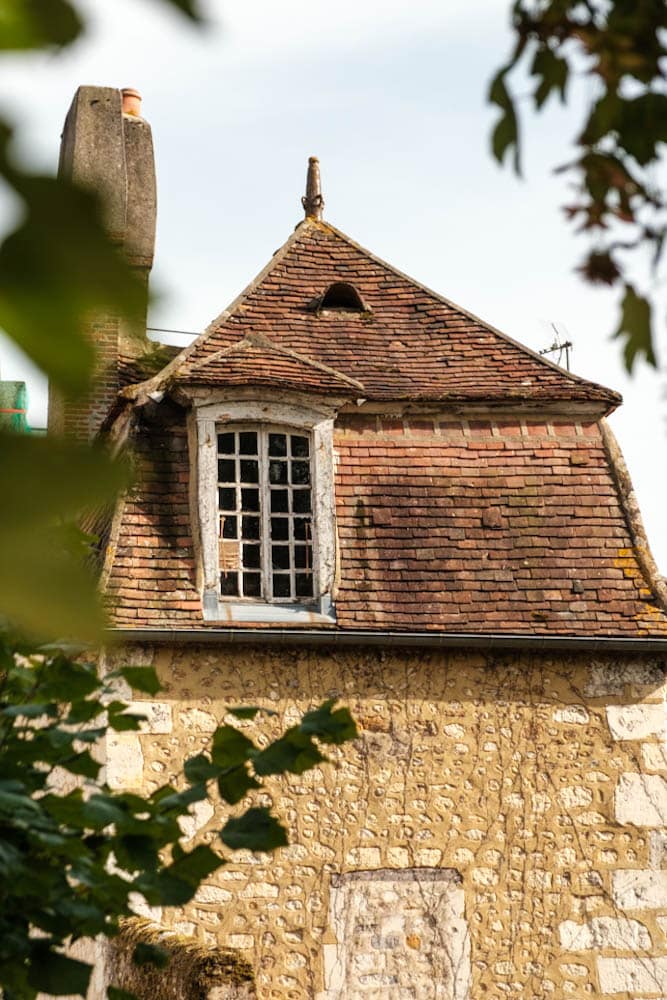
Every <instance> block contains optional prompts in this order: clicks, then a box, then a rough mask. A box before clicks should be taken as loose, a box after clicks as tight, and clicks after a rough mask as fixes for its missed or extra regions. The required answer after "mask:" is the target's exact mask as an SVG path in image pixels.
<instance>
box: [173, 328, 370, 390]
mask: <svg viewBox="0 0 667 1000" xmlns="http://www.w3.org/2000/svg"><path fill="white" fill-rule="evenodd" d="M184 367H185V370H184V372H183V373H182V374H181V372H180V371H179V370H178V369H176V374H175V378H174V381H175V382H187V383H188V384H189V385H207V386H220V385H221V386H228V385H229V386H232V385H236V386H238V385H258V386H273V387H274V388H276V387H277V388H281V389H295V390H301V391H304V392H309V393H313V392H314V393H318V394H320V393H322V394H333V395H338V396H340V395H343V396H359V395H360V394H361V393H362V392H363V386H362V385H361V384H360V383H359V382H356V381H355V380H353V379H350V378H347V376H345V375H342V374H341V373H340V372H336V371H334V370H333V369H332V368H329V367H328V366H327V365H322V364H319V363H318V362H316V361H311V360H310V359H308V358H302V357H300V355H298V354H296V353H295V352H294V351H290V350H288V349H287V348H284V347H276V345H275V344H273V343H272V342H271V340H269V338H268V337H265V336H263V335H262V334H256V333H249V334H247V335H246V336H245V337H244V338H243V340H240V341H238V342H237V343H235V344H232V345H231V346H230V347H226V348H223V349H222V350H220V351H215V352H214V353H213V354H206V355H204V356H203V357H202V358H200V359H199V361H192V360H191V361H190V363H188V364H187V365H186V366H184Z"/></svg>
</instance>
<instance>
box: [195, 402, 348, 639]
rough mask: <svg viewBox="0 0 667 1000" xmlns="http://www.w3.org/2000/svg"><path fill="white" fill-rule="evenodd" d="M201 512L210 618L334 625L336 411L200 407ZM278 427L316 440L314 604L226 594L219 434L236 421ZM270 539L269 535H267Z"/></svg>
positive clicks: (204, 592)
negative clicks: (222, 583) (221, 541)
mask: <svg viewBox="0 0 667 1000" xmlns="http://www.w3.org/2000/svg"><path fill="white" fill-rule="evenodd" d="M194 421H195V428H196V448H197V463H196V464H197V470H196V483H197V515H198V521H199V538H200V546H199V548H200V563H201V574H200V576H201V590H202V607H203V614H204V620H205V621H218V622H260V621H261V622H276V623H280V622H286V623H287V622H290V623H294V624H309V623H311V624H317V623H320V624H324V623H326V624H331V623H332V622H334V621H335V613H334V607H333V601H332V591H333V583H334V575H335V568H336V550H335V527H334V517H335V508H334V467H333V412H332V410H331V409H330V408H328V407H327V408H324V407H322V408H321V409H320V408H315V407H312V406H301V405H296V404H289V403H275V404H269V403H266V402H257V401H252V400H245V401H239V402H233V403H230V402H226V401H221V402H218V403H210V404H208V405H200V406H197V407H196V408H195V411H194ZM238 424H243V425H245V426H246V428H247V429H250V428H251V426H257V427H258V429H259V427H260V426H261V427H262V428H266V427H267V426H271V427H275V428H276V429H280V430H281V431H287V432H288V433H289V431H294V432H296V433H298V432H302V433H306V434H308V436H309V437H310V443H311V474H312V494H311V499H312V523H313V593H314V595H315V596H314V599H313V601H312V602H308V604H293V603H290V604H286V603H284V602H281V601H276V602H274V601H272V600H270V599H268V600H266V599H263V600H253V599H251V598H236V599H234V598H232V597H230V598H225V597H221V595H220V555H219V544H218V541H219V539H218V434H220V433H224V431H225V425H229V430H230V431H231V430H233V429H235V428H234V426H233V425H238ZM262 542H264V539H262Z"/></svg>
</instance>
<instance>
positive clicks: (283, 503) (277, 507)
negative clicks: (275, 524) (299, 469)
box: [271, 490, 288, 514]
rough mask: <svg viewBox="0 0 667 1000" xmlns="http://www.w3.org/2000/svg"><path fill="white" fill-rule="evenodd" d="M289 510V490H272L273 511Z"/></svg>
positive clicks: (280, 512) (276, 512) (283, 511)
mask: <svg viewBox="0 0 667 1000" xmlns="http://www.w3.org/2000/svg"><path fill="white" fill-rule="evenodd" d="M287 511H288V506H287V490H271V513H272V514H286V513H287Z"/></svg>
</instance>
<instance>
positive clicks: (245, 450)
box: [239, 431, 257, 455]
mask: <svg viewBox="0 0 667 1000" xmlns="http://www.w3.org/2000/svg"><path fill="white" fill-rule="evenodd" d="M239 452H240V453H241V454H242V455H256V454H257V434H256V432H255V431H242V432H241V433H240V434H239Z"/></svg>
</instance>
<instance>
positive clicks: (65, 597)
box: [0, 0, 202, 640]
mask: <svg viewBox="0 0 667 1000" xmlns="http://www.w3.org/2000/svg"><path fill="white" fill-rule="evenodd" d="M162 2H163V6H166V7H171V8H174V9H175V10H177V11H180V12H181V13H182V14H184V15H186V16H187V17H188V18H189V19H190V20H191V21H192V22H199V21H201V20H202V18H201V14H200V12H199V10H198V7H197V3H196V0H162ZM84 30H85V25H84V21H83V18H82V16H81V13H80V12H79V11H78V10H77V5H76V3H74V2H70V0H0V51H4V52H30V51H31V50H43V49H52V50H59V49H62V48H64V47H65V46H68V45H70V44H72V43H73V42H75V41H76V40H77V39H78V38H79V37H80V36H81V35H82V34H83V32H84ZM11 140H12V126H11V124H10V123H9V122H7V121H3V120H2V119H0V178H2V180H3V182H4V184H5V185H6V186H7V187H8V188H9V189H10V190H11V191H12V192H13V194H14V195H15V197H16V199H17V200H18V203H19V208H20V212H21V217H20V221H19V223H18V225H17V227H16V229H15V230H14V231H13V232H11V233H8V234H6V235H5V236H4V238H3V240H2V243H1V245H0V328H2V329H3V330H4V332H5V333H6V335H7V336H8V337H10V338H11V339H12V340H14V342H15V343H16V344H17V345H18V346H19V347H20V348H21V349H22V350H23V351H24V352H25V353H26V354H27V355H28V357H30V358H31V360H32V361H34V362H35V364H36V365H37V366H38V367H39V368H40V369H41V370H42V371H43V372H44V373H45V375H47V376H48V378H49V381H50V383H51V384H52V385H53V386H55V387H56V388H57V389H58V390H60V391H62V392H63V393H65V394H67V397H68V398H69V399H74V398H76V397H77V396H80V395H82V394H85V393H86V392H88V391H89V390H90V387H91V381H92V376H93V371H94V367H95V347H94V344H93V343H92V342H91V340H90V338H89V336H88V334H87V330H88V329H89V327H90V320H91V317H92V316H94V315H95V314H98V315H99V314H110V315H115V316H119V317H122V318H123V319H124V320H125V321H126V323H127V327H128V328H130V329H132V328H135V327H136V325H137V319H138V318H139V317H143V315H144V311H145V306H146V301H145V289H144V288H143V287H142V284H141V281H140V280H139V279H138V277H137V275H136V272H135V271H134V270H133V269H132V268H131V267H130V266H129V265H128V263H127V262H126V260H125V259H124V257H123V255H122V253H121V252H120V250H119V249H118V248H117V247H116V246H114V245H113V243H112V242H111V241H110V240H109V239H108V237H107V234H106V231H105V227H104V221H103V206H102V204H101V202H100V200H99V199H98V198H97V197H96V196H95V194H94V193H91V192H90V191H83V190H81V189H79V188H77V187H76V186H75V185H74V184H72V182H71V181H69V180H67V179H66V178H63V177H49V176H39V175H36V174H34V173H32V171H30V170H29V169H28V168H26V167H25V165H23V164H22V163H20V162H18V160H17V159H16V158H15V157H13V156H12V150H11ZM0 466H1V467H2V471H3V483H4V484H5V489H4V490H3V495H2V497H1V498H0V616H1V619H4V620H9V621H10V622H11V623H12V624H13V625H14V626H19V627H21V628H23V629H25V630H27V631H28V632H29V633H30V634H32V635H33V636H35V637H36V638H38V639H42V640H43V639H55V638H58V637H63V636H76V637H77V638H79V639H86V640H93V639H95V638H99V637H100V635H101V629H102V625H103V617H102V613H101V610H100V608H99V606H98V603H97V601H96V598H95V595H94V587H93V586H92V585H91V580H90V577H89V575H88V573H87V572H86V569H85V566H84V564H83V560H82V559H81V551H82V549H83V548H84V547H85V546H86V545H88V546H89V545H90V541H91V540H90V539H87V538H86V537H85V536H84V535H82V534H81V533H78V534H77V529H76V528H75V524H76V521H77V518H78V517H79V516H80V515H81V513H82V512H83V511H84V509H86V508H90V507H91V506H100V507H102V506H108V505H110V504H112V503H113V501H114V499H115V497H116V496H117V494H118V492H119V490H120V489H121V488H122V487H123V486H124V485H125V484H126V481H127V476H126V472H124V471H123V470H122V468H121V467H120V466H119V465H118V464H117V463H112V462H111V461H110V459H109V458H107V457H105V455H104V454H103V452H102V451H96V452H94V453H93V452H90V451H88V450H86V449H85V448H83V447H78V446H75V445H74V444H71V443H70V444H64V443H62V442H60V443H59V442H56V441H52V440H47V441H44V440H41V441H40V440H34V439H31V440H25V439H23V440H21V442H20V444H19V443H18V442H17V441H14V440H12V439H11V437H7V436H3V437H1V438H0Z"/></svg>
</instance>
